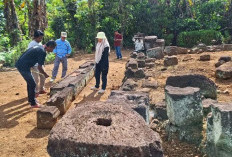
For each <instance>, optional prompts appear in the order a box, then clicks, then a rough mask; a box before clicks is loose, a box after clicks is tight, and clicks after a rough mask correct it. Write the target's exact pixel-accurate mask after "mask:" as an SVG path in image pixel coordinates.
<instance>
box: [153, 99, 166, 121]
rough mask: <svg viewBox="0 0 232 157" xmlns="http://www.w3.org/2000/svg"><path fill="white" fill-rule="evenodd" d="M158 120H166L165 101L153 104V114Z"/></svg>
mask: <svg viewBox="0 0 232 157" xmlns="http://www.w3.org/2000/svg"><path fill="white" fill-rule="evenodd" d="M154 116H155V117H156V118H157V119H158V120H162V121H164V120H167V119H168V115H167V106H166V104H165V102H158V103H156V104H155V115H154Z"/></svg>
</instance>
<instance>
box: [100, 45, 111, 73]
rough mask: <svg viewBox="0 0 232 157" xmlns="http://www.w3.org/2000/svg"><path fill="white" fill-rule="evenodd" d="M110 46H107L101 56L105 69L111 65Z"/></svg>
mask: <svg viewBox="0 0 232 157" xmlns="http://www.w3.org/2000/svg"><path fill="white" fill-rule="evenodd" d="M108 58H109V47H105V48H104V51H103V52H102V57H101V60H100V62H101V64H102V66H103V68H104V69H106V68H108V67H109V59H108Z"/></svg>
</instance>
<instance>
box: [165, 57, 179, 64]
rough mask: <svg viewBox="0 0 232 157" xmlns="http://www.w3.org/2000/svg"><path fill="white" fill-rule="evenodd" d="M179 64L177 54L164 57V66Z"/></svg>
mask: <svg viewBox="0 0 232 157" xmlns="http://www.w3.org/2000/svg"><path fill="white" fill-rule="evenodd" d="M177 64H178V59H177V57H176V56H167V57H165V58H164V66H173V65H177Z"/></svg>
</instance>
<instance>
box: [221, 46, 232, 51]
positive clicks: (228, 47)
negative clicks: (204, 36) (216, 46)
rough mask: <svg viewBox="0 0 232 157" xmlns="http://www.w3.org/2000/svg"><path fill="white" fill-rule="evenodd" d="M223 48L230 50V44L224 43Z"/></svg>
mask: <svg viewBox="0 0 232 157" xmlns="http://www.w3.org/2000/svg"><path fill="white" fill-rule="evenodd" d="M223 50H224V51H232V44H224V45H223Z"/></svg>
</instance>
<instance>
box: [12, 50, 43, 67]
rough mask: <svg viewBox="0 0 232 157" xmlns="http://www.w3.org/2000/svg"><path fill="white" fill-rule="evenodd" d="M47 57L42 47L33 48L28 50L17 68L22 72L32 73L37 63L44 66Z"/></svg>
mask: <svg viewBox="0 0 232 157" xmlns="http://www.w3.org/2000/svg"><path fill="white" fill-rule="evenodd" d="M45 57H46V52H45V50H44V49H43V48H42V47H40V46H35V47H32V48H30V49H28V50H26V51H25V52H24V53H23V54H22V55H21V56H20V58H19V59H18V61H17V62H16V64H15V66H16V67H17V68H18V69H19V70H21V71H30V68H31V67H33V66H34V65H35V64H36V63H38V64H39V65H41V66H42V65H44V61H45Z"/></svg>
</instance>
